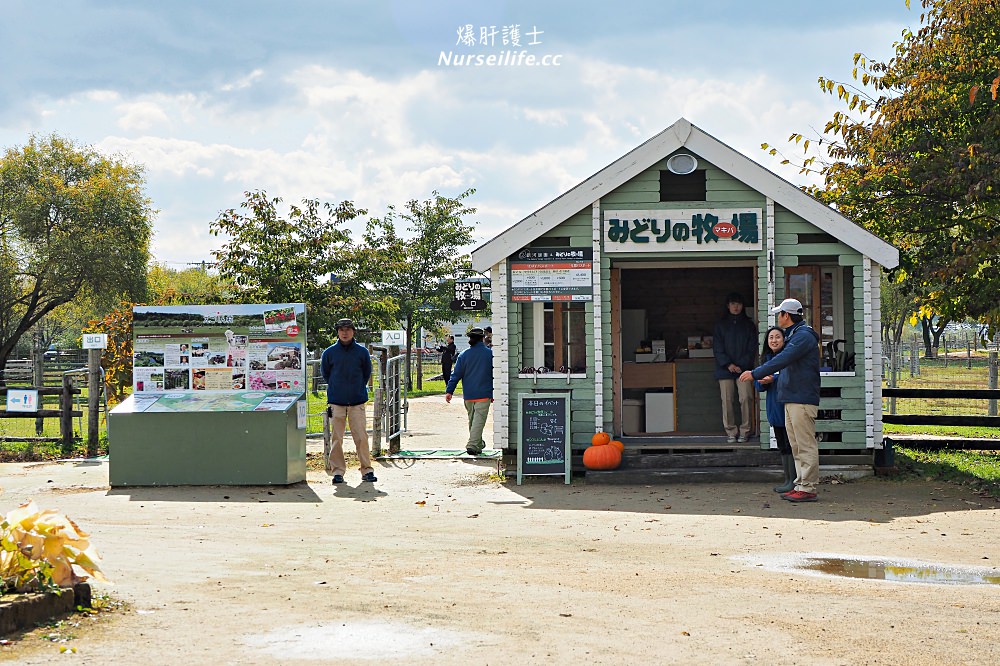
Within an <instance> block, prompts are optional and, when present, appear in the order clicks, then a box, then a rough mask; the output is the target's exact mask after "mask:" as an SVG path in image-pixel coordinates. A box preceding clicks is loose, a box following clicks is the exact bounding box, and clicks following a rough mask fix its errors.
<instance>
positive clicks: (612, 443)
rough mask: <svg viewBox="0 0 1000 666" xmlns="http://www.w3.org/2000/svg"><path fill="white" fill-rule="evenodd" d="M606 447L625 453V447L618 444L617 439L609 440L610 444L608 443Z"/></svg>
mask: <svg viewBox="0 0 1000 666" xmlns="http://www.w3.org/2000/svg"><path fill="white" fill-rule="evenodd" d="M608 445H609V446H613V447H615V448H616V449H618V452H619V453H625V445H624V444H622V443H621V442H619V441H618V440H617V439H613V440H611V441H610V442H608Z"/></svg>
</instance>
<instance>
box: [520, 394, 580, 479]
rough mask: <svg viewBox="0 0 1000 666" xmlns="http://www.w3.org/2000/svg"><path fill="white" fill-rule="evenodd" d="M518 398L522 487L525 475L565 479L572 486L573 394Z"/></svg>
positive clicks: (535, 395) (528, 395)
mask: <svg viewBox="0 0 1000 666" xmlns="http://www.w3.org/2000/svg"><path fill="white" fill-rule="evenodd" d="M518 398H519V399H520V407H521V409H520V412H519V418H518V435H519V437H518V441H517V483H518V485H520V483H521V477H522V476H525V475H565V476H566V483H569V482H570V473H571V469H570V466H571V463H572V460H571V457H570V432H569V423H570V410H569V406H570V396H569V394H568V393H523V394H521V395H519V396H518Z"/></svg>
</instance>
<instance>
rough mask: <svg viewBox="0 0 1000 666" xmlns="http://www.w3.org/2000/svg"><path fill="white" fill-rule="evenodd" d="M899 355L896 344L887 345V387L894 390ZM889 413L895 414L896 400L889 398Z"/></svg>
mask: <svg viewBox="0 0 1000 666" xmlns="http://www.w3.org/2000/svg"><path fill="white" fill-rule="evenodd" d="M899 354H900V345H899V344H897V343H890V344H889V386H890V387H892V388H896V373H897V371H898V367H897V366H898V365H899V361H898V357H899ZM889 413H890V414H895V413H896V398H895V397H892V398H889Z"/></svg>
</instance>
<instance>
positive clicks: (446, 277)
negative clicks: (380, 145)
mask: <svg viewBox="0 0 1000 666" xmlns="http://www.w3.org/2000/svg"><path fill="white" fill-rule="evenodd" d="M473 193H475V190H473V189H468V190H466V191H465V192H463V193H461V194H460V195H458V196H457V197H455V198H449V197H445V196H442V195H441V194H440V193H439V192H437V191H436V190H435V191H434V192H433V193H432V198H430V199H427V200H424V201H417V200H415V199H411V200H410V201H408V202H407V203H406V211H405V212H403V213H402V214H400V213H397V211H396V209H395V207H390V208H389V211H388V212H387V213H386V215H385V216H384V217H382V218H372V219H371V220H369V222H368V227H367V229H366V231H365V235H364V240H365V247H364V248H363V249H361V250H360V251H359V252H358V257H359V262H358V263H359V265H360V266H361V267H362V269H363V271H364V275H365V280H366V282H368V283H369V284H370V285H371V287H372V290H373V291H375V292H376V293H379V294H384V295H386V296H390V297H392V299H393V300H394V301H395V302H396V303H397V304H398V306H399V317H400V320H401V321H402V322H403V327H404V329H405V330H406V356H407V359H406V360H407V367H410V364H409V361H410V356H411V353H412V349H413V334H414V332H416V331H419V330H420V328H422V327H423V328H436V327H437V326H438V324H439V322H441V321H452V320H453V319H454V316H455V313H454V312H452V310H451V308H450V304H451V301H452V299H453V298H454V293H455V287H454V283H455V279H457V278H463V277H468V276H470V275H474V274H475V272H474V271H473V270H472V264H471V260H470V257H469V255H468V254H464V253H463V248H465V247H468V246H469V245H471V244H472V228H471V227H470V226H468V225H467V224H466V223H465V221H464V220H463V219H462V218H463V217H465V216H468V215H474V214H475V213H476V209H475V208H469V207H467V206H466V205H465V204H464V203H463V201H464V200H465V199H466V198H468V197H470V196H472V194H473ZM397 219H401V220H402V221H403V222H404V226H405V228H406V230H407V232H408V235H407V236H406V237H405V238H404V237H403V236H401V235H399V234H398V233H397V231H396V222H397ZM421 344H422V343H421Z"/></svg>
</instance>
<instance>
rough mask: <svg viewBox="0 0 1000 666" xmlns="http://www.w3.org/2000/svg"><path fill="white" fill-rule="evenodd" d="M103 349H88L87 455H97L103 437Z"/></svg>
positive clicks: (89, 456)
mask: <svg viewBox="0 0 1000 666" xmlns="http://www.w3.org/2000/svg"><path fill="white" fill-rule="evenodd" d="M101 351H102V350H100V349H88V350H87V457H88V458H92V457H94V456H96V455H97V448H98V444H99V442H100V438H101V384H102V382H101Z"/></svg>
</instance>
